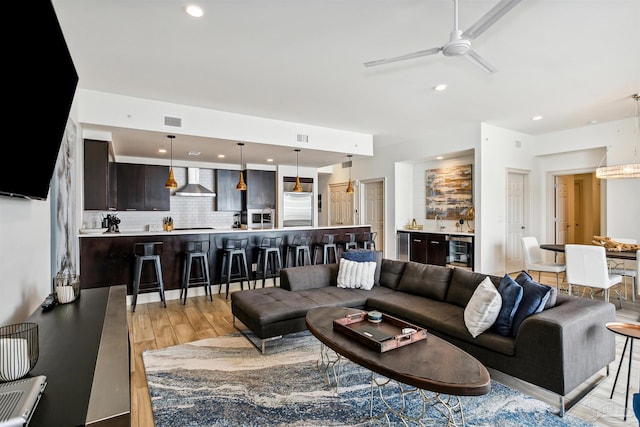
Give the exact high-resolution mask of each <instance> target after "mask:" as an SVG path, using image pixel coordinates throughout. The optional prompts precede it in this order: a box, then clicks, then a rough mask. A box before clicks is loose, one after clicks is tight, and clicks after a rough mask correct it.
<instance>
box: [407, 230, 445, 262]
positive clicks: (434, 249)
mask: <svg viewBox="0 0 640 427" xmlns="http://www.w3.org/2000/svg"><path fill="white" fill-rule="evenodd" d="M447 243H448V242H447V235H446V234H436V233H411V234H410V242H409V244H410V252H409V253H410V259H411V261H415V262H421V263H423V264H435V265H442V266H444V265H447Z"/></svg>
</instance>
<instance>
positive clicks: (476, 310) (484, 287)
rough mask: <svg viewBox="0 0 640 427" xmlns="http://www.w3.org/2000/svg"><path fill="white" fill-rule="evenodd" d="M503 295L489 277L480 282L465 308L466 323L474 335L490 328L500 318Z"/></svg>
mask: <svg viewBox="0 0 640 427" xmlns="http://www.w3.org/2000/svg"><path fill="white" fill-rule="evenodd" d="M501 307H502V297H501V296H500V293H499V292H498V290H497V289H496V287H495V286H494V285H493V283H492V282H491V279H490V278H489V277H485V279H484V280H483V281H482V282H480V284H479V285H478V287H477V288H476V290H475V291H474V292H473V295H471V299H470V300H469V303H468V304H467V306H466V307H465V308H464V324H465V325H466V327H467V330H469V333H470V334H471V336H472V337H474V338H475V337H477V336H478V335H480V334H481V333H483V332H484V331H486V330H487V329H489V328H490V327H491V326H492V325H493V323H494V322H495V321H496V319H497V318H498V313H500V308H501Z"/></svg>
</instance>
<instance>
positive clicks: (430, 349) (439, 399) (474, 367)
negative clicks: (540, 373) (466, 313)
mask: <svg viewBox="0 0 640 427" xmlns="http://www.w3.org/2000/svg"><path fill="white" fill-rule="evenodd" d="M359 311H361V310H356V309H351V308H339V307H321V308H315V309H312V310H309V311H308V312H307V317H306V324H307V327H308V328H309V330H310V331H311V333H312V334H313V335H314V336H315V337H316V338H318V340H319V341H320V342H321V343H322V350H321V360H323V361H322V362H319V365H320V364H322V363H323V364H325V367H326V366H327V365H331V364H332V363H336V360H333V361H331V360H327V358H326V349H325V346H326V347H328V348H330V349H331V350H333V351H334V352H335V353H336V354H337V355H338V357H340V356H342V357H345V358H347V359H349V360H351V361H352V362H354V363H357V364H358V365H360V366H363V367H365V368H367V369H369V370H370V371H372V381H373V383H372V386H373V385H376V386H378V387H379V391H380V393H379V394H380V397H381V399H382V401H383V404H384V405H385V406H386V407H387V411H386V412H385V413H384V414H382V415H380V416H382V417H386V418H387V420H388V419H389V418H388V413H389V412H390V413H394V414H395V415H397V416H399V417H400V418H401V419H403V421H404V420H405V418H404V417H405V416H404V414H403V413H402V412H398V411H397V410H396V409H394V408H391V407H389V405H388V404H387V403H386V401H384V398H383V397H382V391H381V390H380V388H381V387H383V386H384V385H385V384H387V383H388V381H379V380H376V379H375V376H374V375H373V373H376V374H378V375H381V376H383V377H385V378H387V379H388V380H391V381H395V382H397V383H398V384H404V385H408V386H412V387H415V390H416V392H418V393H420V395H421V397H422V400H423V402H425V403H426V404H429V405H432V406H434V407H435V406H444V410H440V409H439V408H438V409H439V412H440V413H442V414H443V415H444V416H445V417H447V419H448V421H447V424H448V425H464V415H463V412H462V405H461V403H460V399H459V396H478V395H482V394H486V393H488V392H489V391H490V390H491V377H490V376H489V371H487V369H486V368H485V367H484V365H482V363H480V362H479V361H478V360H477V359H476V358H474V357H473V356H471V355H470V354H468V353H466V352H465V351H463V350H461V349H459V348H458V347H456V346H454V345H453V344H450V343H448V342H447V341H445V340H443V339H441V338H438V337H436V336H435V335H431V334H429V335H428V336H427V339H426V340H422V341H417V342H415V343H412V344H410V345H407V346H404V347H400V348H396V349H393V350H390V351H387V352H380V351H378V350H376V349H374V348H371V347H369V346H367V345H365V344H363V343H361V342H359V341H357V340H355V339H353V338H351V337H350V336H348V335H346V334H344V333H343V332H340V331H338V330H335V329H334V327H333V320H335V319H338V318H341V317H344V316H346V315H348V314H353V313H356V312H359ZM338 371H339V370H338ZM335 372H337V371H336V370H335V369H334V373H335ZM336 386H337V376H336ZM425 392H431V393H433V394H435V397H432V396H427V395H426V394H425ZM441 394H445V395H448V397H444V396H441ZM371 399H372V402H371V408H373V393H372V395H371ZM370 415H371V416H372V417H373V414H370ZM376 417H378V416H376ZM458 418H459V420H460V422H458V421H457V419H458ZM411 421H415V420H413V419H412V420H411Z"/></svg>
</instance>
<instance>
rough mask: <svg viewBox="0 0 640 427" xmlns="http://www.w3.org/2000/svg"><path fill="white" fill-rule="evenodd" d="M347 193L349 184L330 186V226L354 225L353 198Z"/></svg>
mask: <svg viewBox="0 0 640 427" xmlns="http://www.w3.org/2000/svg"><path fill="white" fill-rule="evenodd" d="M354 194H355V193H347V183H346V182H345V183H342V184H329V226H334V225H353V224H354V219H353V218H354V211H353V197H354Z"/></svg>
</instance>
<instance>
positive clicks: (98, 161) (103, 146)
mask: <svg viewBox="0 0 640 427" xmlns="http://www.w3.org/2000/svg"><path fill="white" fill-rule="evenodd" d="M83 169H84V209H85V210H100V211H105V210H115V209H116V184H115V183H116V171H115V162H114V157H113V152H112V150H111V143H110V142H109V141H98V140H93V139H85V140H84V163H83Z"/></svg>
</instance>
